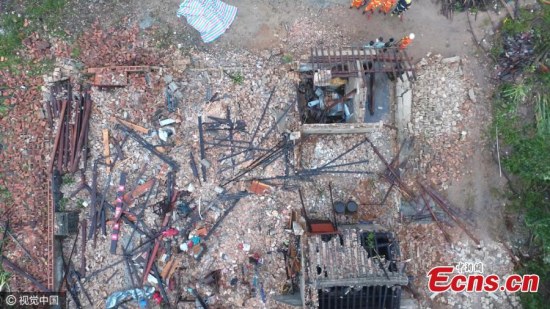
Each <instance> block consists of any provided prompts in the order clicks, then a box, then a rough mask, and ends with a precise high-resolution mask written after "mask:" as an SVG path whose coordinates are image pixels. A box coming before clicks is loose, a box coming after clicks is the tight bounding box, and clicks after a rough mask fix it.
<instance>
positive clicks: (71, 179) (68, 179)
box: [62, 175, 75, 185]
mask: <svg viewBox="0 0 550 309" xmlns="http://www.w3.org/2000/svg"><path fill="white" fill-rule="evenodd" d="M62 182H63V184H64V185H72V184H73V183H75V180H74V177H73V176H71V175H63V177H62Z"/></svg>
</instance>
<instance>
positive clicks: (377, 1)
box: [363, 0, 382, 18]
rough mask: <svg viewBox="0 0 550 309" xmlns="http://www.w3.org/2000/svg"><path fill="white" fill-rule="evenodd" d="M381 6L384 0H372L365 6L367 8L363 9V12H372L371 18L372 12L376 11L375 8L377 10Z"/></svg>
mask: <svg viewBox="0 0 550 309" xmlns="http://www.w3.org/2000/svg"><path fill="white" fill-rule="evenodd" d="M381 6H382V0H371V1H370V2H369V4H367V6H366V7H365V10H364V11H363V14H365V13H367V12H368V11H370V14H369V16H368V18H370V17H371V16H372V14H373V13H374V10H376V9H377V8H379V7H381Z"/></svg>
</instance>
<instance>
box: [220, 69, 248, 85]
mask: <svg viewBox="0 0 550 309" xmlns="http://www.w3.org/2000/svg"><path fill="white" fill-rule="evenodd" d="M223 72H224V73H225V74H226V75H227V76H228V77H229V78H231V80H232V81H233V82H234V83H235V84H237V85H242V84H243V83H244V76H243V74H242V73H241V72H237V73H234V74H231V73H228V72H226V71H223Z"/></svg>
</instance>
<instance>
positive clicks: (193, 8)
mask: <svg viewBox="0 0 550 309" xmlns="http://www.w3.org/2000/svg"><path fill="white" fill-rule="evenodd" d="M236 15H237V8H236V7H234V6H232V5H228V4H225V3H224V2H222V1H220V0H184V1H183V2H182V3H181V4H180V8H179V10H178V13H177V16H178V17H185V19H186V20H187V22H188V23H189V24H190V25H191V26H192V27H193V28H195V29H197V30H198V31H199V33H200V34H201V38H202V40H203V42H205V43H209V42H212V41H214V40H215V39H217V38H218V37H219V36H220V35H222V34H223V33H224V32H225V30H227V28H229V26H230V25H231V23H232V22H233V20H234V19H235V16H236Z"/></svg>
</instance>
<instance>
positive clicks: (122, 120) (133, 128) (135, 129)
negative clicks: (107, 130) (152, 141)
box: [110, 116, 149, 134]
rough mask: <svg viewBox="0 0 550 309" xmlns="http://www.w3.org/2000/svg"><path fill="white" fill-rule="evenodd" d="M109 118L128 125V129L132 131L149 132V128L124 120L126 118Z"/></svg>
mask: <svg viewBox="0 0 550 309" xmlns="http://www.w3.org/2000/svg"><path fill="white" fill-rule="evenodd" d="M110 120H111V122H117V121H118V122H119V123H121V124H123V125H125V126H127V127H129V128H130V129H132V130H134V131H136V132H139V133H141V134H149V130H148V129H146V128H144V127H142V126H139V125H137V124H134V123H131V122H129V121H126V120H124V119H120V118H117V117H114V116H112V117H111V118H110Z"/></svg>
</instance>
